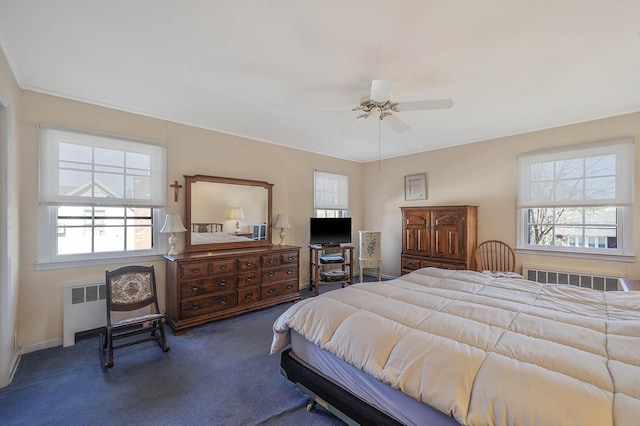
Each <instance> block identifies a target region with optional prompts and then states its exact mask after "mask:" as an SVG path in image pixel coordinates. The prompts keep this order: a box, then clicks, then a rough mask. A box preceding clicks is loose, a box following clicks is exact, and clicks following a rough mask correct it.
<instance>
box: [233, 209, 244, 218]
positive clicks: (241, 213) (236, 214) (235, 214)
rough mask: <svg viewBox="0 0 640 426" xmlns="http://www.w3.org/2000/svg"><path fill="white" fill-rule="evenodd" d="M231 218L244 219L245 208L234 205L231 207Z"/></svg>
mask: <svg viewBox="0 0 640 426" xmlns="http://www.w3.org/2000/svg"><path fill="white" fill-rule="evenodd" d="M231 219H233V220H240V219H244V209H243V208H242V207H234V208H232V209H231Z"/></svg>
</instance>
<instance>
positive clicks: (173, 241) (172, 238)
mask: <svg viewBox="0 0 640 426" xmlns="http://www.w3.org/2000/svg"><path fill="white" fill-rule="evenodd" d="M177 242H178V239H177V238H176V236H175V235H173V233H172V234H171V235H170V236H169V246H170V247H171V249H170V250H169V253H167V254H168V255H171V256H173V255H174V254H178V252H177V251H176V249H175V248H174V247H173V246H175V245H176V243H177Z"/></svg>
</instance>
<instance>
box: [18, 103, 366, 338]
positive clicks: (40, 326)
mask: <svg viewBox="0 0 640 426" xmlns="http://www.w3.org/2000/svg"><path fill="white" fill-rule="evenodd" d="M22 110H23V116H22V140H21V142H22V145H23V150H22V157H21V160H20V165H21V167H20V168H21V173H22V175H21V179H22V188H21V191H22V193H23V194H24V196H23V199H22V203H21V205H20V213H21V217H22V222H21V223H22V226H21V239H22V251H21V256H22V261H21V269H20V273H21V274H20V290H21V295H20V336H19V343H20V345H21V346H22V347H23V348H24V349H23V351H30V350H35V349H40V348H42V347H49V346H55V345H58V344H60V342H61V336H62V286H63V284H65V283H79V282H88V281H89V282H93V281H96V280H101V279H104V278H103V277H104V270H105V268H110V267H113V266H117V265H116V264H108V265H101V266H93V267H83V268H73V269H58V270H46V271H37V270H36V256H37V232H38V230H37V227H36V224H37V208H38V199H37V194H38V164H37V158H38V130H37V123H38V122H49V123H55V124H59V125H63V126H70V127H77V128H83V129H89V130H94V131H99V132H107V133H113V134H118V135H125V136H129V137H135V138H141V139H147V140H155V141H162V142H166V143H167V212H169V213H180V214H181V216H182V217H183V218H184V213H185V204H184V189H182V190H180V193H179V200H178V202H174V199H173V189H172V188H169V186H168V185H169V182H173V181H174V180H177V181H178V182H180V183H182V184H184V178H183V176H184V175H194V174H205V175H214V176H226V177H235V178H243V179H253V180H262V181H267V182H270V183H273V184H274V187H273V214H274V218H275V217H277V215H278V214H279V213H282V214H287V215H288V217H289V222H290V223H291V225H292V228H291V229H288V230H287V233H286V238H285V242H286V243H288V244H294V245H299V246H301V247H303V249H302V250H301V283H302V284H303V285H306V283H308V267H307V262H308V259H309V254H308V250H307V249H306V247H307V244H308V237H309V235H308V233H309V230H308V228H309V224H308V221H309V217H311V216H312V215H313V170H314V168H318V169H322V170H329V171H336V172H340V173H346V174H348V175H349V177H350V187H351V188H350V189H351V200H350V203H351V207H352V208H351V214H352V216H353V218H354V230H357V229H360V227H361V226H362V205H363V195H362V192H363V191H362V187H363V181H362V169H363V166H362V165H361V164H359V163H354V162H350V161H345V160H340V159H336V158H332V157H327V156H323V155H318V154H312V153H308V152H303V151H299V150H294V149H289V148H284V147H281V146H278V145H272V144H267V143H262V142H256V141H252V140H248V139H245V138H241V137H236V136H230V135H226V134H222V133H218V132H213V131H209V130H204V129H199V128H194V127H189V126H185V125H180V124H175V123H168V122H166V121H163V120H157V119H153V118H149V117H144V116H140V115H135V114H130V113H126V112H121V111H115V110H112V109H108V108H102V107H98V106H93V105H89V104H84V103H81V102H76V101H72V100H66V99H62V98H58V97H54V96H49V95H43V94H40V93H35V92H30V91H24V92H23V108H22ZM274 220H275V219H274ZM356 235H357V233H356ZM276 241H278V240H276ZM176 248H177V249H178V250H179V251H182V250H183V248H184V236H183V235H181V236H179V241H178V244H177V247H176ZM154 264H155V266H156V270H157V275H158V277H157V278H158V287H159V288H158V292H159V293H160V294H161V295H163V293H164V289H165V280H164V263H163V262H162V260H159V261H157V262H155V263H154ZM160 303H161V305H162V306H164V298H163V297H161V301H160Z"/></svg>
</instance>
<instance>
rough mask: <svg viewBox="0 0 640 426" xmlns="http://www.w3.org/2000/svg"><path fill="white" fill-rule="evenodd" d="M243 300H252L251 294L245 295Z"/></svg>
mask: <svg viewBox="0 0 640 426" xmlns="http://www.w3.org/2000/svg"><path fill="white" fill-rule="evenodd" d="M244 298H245V299H252V298H253V292H251V293H247V294H245V295H244Z"/></svg>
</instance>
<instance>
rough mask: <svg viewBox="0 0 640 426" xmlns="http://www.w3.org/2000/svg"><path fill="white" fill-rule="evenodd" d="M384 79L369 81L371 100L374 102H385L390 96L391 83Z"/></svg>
mask: <svg viewBox="0 0 640 426" xmlns="http://www.w3.org/2000/svg"><path fill="white" fill-rule="evenodd" d="M392 84H393V83H392V82H390V81H386V80H373V81H372V82H371V100H372V101H374V102H386V101H387V100H389V97H391V85H392Z"/></svg>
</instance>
